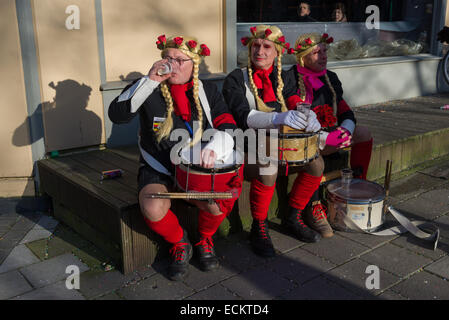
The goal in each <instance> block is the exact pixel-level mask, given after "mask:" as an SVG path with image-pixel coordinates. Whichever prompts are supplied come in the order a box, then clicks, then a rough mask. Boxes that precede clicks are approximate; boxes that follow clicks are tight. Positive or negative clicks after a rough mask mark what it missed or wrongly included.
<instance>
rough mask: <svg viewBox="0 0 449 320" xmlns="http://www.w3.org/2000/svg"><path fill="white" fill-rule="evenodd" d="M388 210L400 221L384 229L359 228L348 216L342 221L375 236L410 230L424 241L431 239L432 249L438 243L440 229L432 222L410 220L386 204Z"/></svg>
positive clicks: (352, 227)
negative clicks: (370, 230) (369, 230)
mask: <svg viewBox="0 0 449 320" xmlns="http://www.w3.org/2000/svg"><path fill="white" fill-rule="evenodd" d="M387 209H388V211H390V213H391V214H392V215H393V217H394V218H395V219H396V220H397V221H398V222H399V223H400V225H399V226H394V227H391V228H388V229H385V230H381V231H376V232H368V231H366V230H363V229H362V228H360V227H359V226H358V225H357V224H356V223H354V221H352V220H351V219H350V218H349V217H348V216H345V217H344V222H345V223H346V225H347V226H348V227H350V228H351V229H353V230H356V231H359V232H364V233H368V234H372V235H375V236H392V235H397V234H401V233H405V232H407V231H408V232H410V233H411V234H413V235H414V236H415V237H417V238H420V239H423V240H425V241H433V250H436V248H437V245H438V240H439V238H440V229H439V228H438V227H437V226H436V225H434V224H433V223H429V222H425V221H410V220H409V219H407V218H406V217H405V216H404V215H402V214H401V213H400V212H399V211H398V210H396V209H394V208H393V207H392V206H388V208H387ZM419 226H421V227H423V228H426V229H429V230H431V232H432V233H427V232H424V231H423V230H421V229H420V228H418V227H419Z"/></svg>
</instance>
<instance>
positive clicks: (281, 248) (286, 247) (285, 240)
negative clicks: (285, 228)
mask: <svg viewBox="0 0 449 320" xmlns="http://www.w3.org/2000/svg"><path fill="white" fill-rule="evenodd" d="M269 232H270V237H271V241H272V242H273V246H274V249H275V250H276V251H278V253H286V252H288V251H290V250H294V249H296V248H299V247H301V246H303V245H305V244H306V243H305V242H301V241H299V240H298V239H296V238H295V237H293V236H291V235H289V234H285V233H283V232H282V231H278V230H273V229H270V231H269Z"/></svg>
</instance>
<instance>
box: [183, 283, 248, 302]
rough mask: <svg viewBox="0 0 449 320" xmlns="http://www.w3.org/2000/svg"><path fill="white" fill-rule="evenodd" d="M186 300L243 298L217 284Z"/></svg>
mask: <svg viewBox="0 0 449 320" xmlns="http://www.w3.org/2000/svg"><path fill="white" fill-rule="evenodd" d="M185 300H241V298H240V297H239V296H237V295H236V294H234V293H232V292H230V291H229V290H228V289H227V288H225V287H223V286H222V285H221V284H216V285H213V286H212V287H209V288H207V289H205V290H202V291H200V292H198V293H195V294H194V295H191V296H190V297H187V298H186V299H185Z"/></svg>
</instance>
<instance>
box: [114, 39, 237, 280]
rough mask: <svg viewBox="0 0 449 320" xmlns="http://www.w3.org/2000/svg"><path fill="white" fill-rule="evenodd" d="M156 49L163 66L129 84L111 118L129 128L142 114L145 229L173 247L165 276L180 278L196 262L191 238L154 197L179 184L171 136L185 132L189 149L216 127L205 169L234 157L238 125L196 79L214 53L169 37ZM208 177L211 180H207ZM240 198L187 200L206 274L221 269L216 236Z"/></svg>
mask: <svg viewBox="0 0 449 320" xmlns="http://www.w3.org/2000/svg"><path fill="white" fill-rule="evenodd" d="M156 44H157V47H158V48H159V49H160V50H161V56H162V60H159V61H157V62H155V63H154V64H153V66H152V67H151V69H150V71H149V73H148V75H147V76H145V77H143V78H141V79H139V80H136V81H134V82H133V83H132V84H130V85H129V86H127V87H126V88H125V89H124V90H123V92H122V93H121V94H120V95H119V96H118V97H117V98H115V99H114V100H113V101H112V103H111V105H110V107H109V111H108V114H109V118H110V119H111V120H112V122H114V123H117V124H120V123H127V122H129V121H131V120H132V119H133V118H134V117H135V116H137V115H139V120H140V138H139V147H140V152H141V155H140V169H139V173H138V196H139V204H140V208H141V212H142V214H143V216H144V219H145V222H146V223H147V225H148V227H149V228H150V229H151V230H152V231H154V232H155V233H157V234H159V235H160V236H162V238H163V239H165V241H167V242H168V243H170V244H171V246H172V248H171V250H170V265H169V267H168V277H169V278H170V279H171V280H182V279H184V278H185V277H186V275H187V273H188V265H189V260H190V258H191V257H192V245H191V243H190V241H189V238H188V235H187V232H186V231H185V230H184V229H183V228H182V227H181V225H180V224H179V221H178V218H177V216H176V215H175V214H174V213H173V212H172V211H171V210H170V207H171V201H170V199H160V198H152V197H150V196H149V195H152V194H155V193H166V192H168V191H169V190H171V189H172V187H173V185H174V182H173V176H174V170H175V168H174V165H173V161H172V159H171V151H172V149H173V148H175V146H176V145H177V144H178V139H176V140H175V141H173V140H172V139H171V138H170V136H171V133H172V132H173V131H174V130H176V129H178V130H179V129H182V130H184V132H188V136H189V139H190V140H188V141H189V144H188V146H189V147H191V146H195V145H196V144H197V143H200V142H201V139H202V135H203V132H204V131H205V130H206V129H211V128H213V129H215V131H214V132H215V133H214V134H213V136H212V139H211V140H210V142H209V143H207V144H206V146H205V147H204V148H203V149H202V150H201V155H200V166H202V167H204V168H213V167H214V164H215V162H216V161H218V160H220V159H223V158H224V157H225V156H226V153H227V152H229V150H231V151H232V149H233V147H234V142H233V139H232V137H231V135H229V134H228V133H225V132H224V130H226V129H235V128H236V124H235V121H234V119H233V117H232V115H231V113H230V112H229V111H228V107H227V105H226V103H225V102H224V100H223V96H222V95H221V93H220V92H219V91H218V90H217V87H216V85H215V84H213V83H212V82H207V81H200V80H199V78H198V73H199V65H200V62H201V59H202V57H204V56H209V55H210V50H209V48H208V47H207V46H206V45H205V44H201V45H200V44H199V43H198V41H197V40H196V39H195V38H191V37H182V36H176V37H170V38H166V37H165V35H162V36H160V37H159V38H158V40H157V42H156ZM206 105H207V106H208V107H206ZM195 124H196V125H195ZM195 127H196V129H195ZM237 178H238V177H237ZM204 179H208V181H209V180H210V178H208V176H207V175H205V176H204ZM233 187H235V188H238V193H240V188H241V180H239V181H235V184H234V186H233ZM235 200H236V198H233V199H225V200H215V201H209V202H208V201H199V200H190V202H192V203H193V204H195V205H196V206H197V207H198V208H199V209H200V211H199V217H198V231H199V235H200V241H199V242H198V243H196V244H195V249H196V252H197V255H198V259H199V264H200V267H201V269H202V270H203V271H211V270H215V269H217V267H218V266H219V261H218V259H217V256H216V254H215V250H214V245H213V242H212V236H213V234H214V233H215V232H216V230H217V229H218V227H219V225H220V224H221V222H222V221H223V219H224V218H225V217H226V215H227V214H229V212H230V211H231V210H232V207H233V205H234V202H235Z"/></svg>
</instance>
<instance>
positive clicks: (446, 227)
mask: <svg viewBox="0 0 449 320" xmlns="http://www.w3.org/2000/svg"><path fill="white" fill-rule="evenodd" d="M434 223H435V224H436V225H437V226H438V228H439V229H440V236H441V237H444V238H449V214H446V215H444V216H441V217H438V218H437V219H435V221H434Z"/></svg>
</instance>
